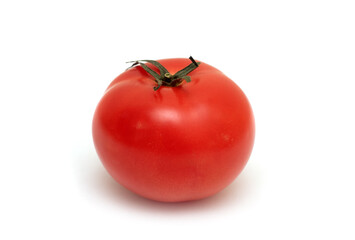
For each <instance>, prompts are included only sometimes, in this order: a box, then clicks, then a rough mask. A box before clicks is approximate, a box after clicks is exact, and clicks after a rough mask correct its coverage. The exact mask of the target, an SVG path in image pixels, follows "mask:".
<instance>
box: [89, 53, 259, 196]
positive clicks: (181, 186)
mask: <svg viewBox="0 0 355 240" xmlns="http://www.w3.org/2000/svg"><path fill="white" fill-rule="evenodd" d="M158 62H160V63H161V64H162V65H164V66H165V67H166V68H167V69H168V70H169V72H170V73H172V74H174V73H175V72H177V71H178V70H180V69H182V68H184V67H185V66H187V65H188V64H190V61H189V59H164V60H159V61H158ZM148 65H149V64H148ZM149 66H150V67H151V68H152V69H154V70H155V71H158V70H157V69H156V68H155V67H154V66H152V65H149ZM189 76H191V79H192V81H191V82H189V83H187V82H183V83H182V84H181V85H180V86H178V87H167V86H162V87H161V88H160V89H159V90H157V91H154V90H153V87H154V86H155V85H156V83H155V81H154V80H153V78H152V77H151V76H150V75H149V74H148V73H146V72H145V71H144V70H143V68H142V67H140V66H138V67H134V68H131V69H129V70H127V71H126V72H124V73H122V74H121V75H120V76H118V77H117V78H116V79H115V80H114V81H113V82H112V83H111V84H110V85H109V87H108V88H107V90H106V92H105V94H104V96H103V97H102V99H101V101H100V102H99V104H98V106H97V108H96V111H95V114H94V119H93V129H92V130H93V139H94V144H95V148H96V151H97V153H98V155H99V157H100V159H101V161H102V163H103V165H104V166H105V168H106V169H107V171H108V172H109V173H110V175H111V176H112V177H113V178H114V179H115V180H116V181H118V182H119V183H120V184H122V185H123V186H125V187H126V188H128V189H130V190H131V191H133V192H135V193H137V194H139V195H141V196H144V197H146V198H149V199H153V200H157V201H163V202H180V201H188V200H197V199H201V198H205V197H208V196H211V195H213V194H215V193H217V192H219V191H220V190H222V189H223V188H225V187H226V186H228V185H229V184H230V183H231V182H232V181H233V180H234V179H235V178H236V177H237V176H238V174H239V173H240V172H241V171H242V169H243V168H244V166H245V164H246V163H247V161H248V158H249V156H250V154H251V151H252V147H253V143H254V132H255V128H254V117H253V113H252V109H251V106H250V104H249V102H248V100H247V98H246V96H245V95H244V93H243V92H242V90H241V89H240V88H239V87H238V86H237V85H236V84H235V83H234V82H233V81H232V80H230V79H229V78H228V77H226V76H225V75H224V74H223V73H222V72H220V71H219V70H217V69H215V68H214V67H212V66H210V65H208V64H205V63H202V62H201V65H200V66H199V67H198V68H197V69H195V70H194V71H193V72H191V73H190V74H189Z"/></svg>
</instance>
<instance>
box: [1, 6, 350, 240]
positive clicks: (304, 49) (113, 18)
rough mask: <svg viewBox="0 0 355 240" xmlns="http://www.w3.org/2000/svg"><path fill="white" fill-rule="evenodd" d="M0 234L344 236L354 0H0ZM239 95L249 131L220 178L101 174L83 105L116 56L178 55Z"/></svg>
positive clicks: (98, 92) (95, 97) (97, 92)
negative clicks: (192, 188)
mask: <svg viewBox="0 0 355 240" xmlns="http://www.w3.org/2000/svg"><path fill="white" fill-rule="evenodd" d="M0 43H1V44H0V81H1V84H0V110H1V117H0V194H1V197H0V239H4V240H5V239H154V240H156V239H179V240H181V239H355V229H354V226H355V217H354V216H355V207H354V205H355V187H354V183H355V174H354V170H355V150H354V149H355V137H354V136H355V127H354V125H355V94H354V92H355V3H354V1H342V0H338V1H335V0H334V1H327V0H322V1H316V0H298V1H281V0H280V1H275V0H271V1H255V0H249V1H222V0H219V1H200V0H199V1H192V0H190V1H186V0H180V1H174V2H173V1H153V0H152V1H138V0H135V1H96V2H94V1H56V2H55V1H35V0H34V1H1V3H0ZM190 55H192V56H193V57H194V58H196V59H199V60H201V61H204V62H206V63H209V64H211V65H213V66H215V67H217V68H218V69H220V70H221V71H223V72H224V73H225V74H226V75H227V76H229V77H230V78H231V79H233V80H234V81H235V82H236V83H237V84H238V85H239V86H240V87H241V88H242V89H243V90H244V92H245V93H246V95H247V96H248V98H249V100H250V102H251V104H252V106H253V109H254V113H255V118H256V142H255V146H254V151H253V154H252V156H251V158H250V161H249V163H248V165H247V167H246V168H245V169H244V171H243V173H242V174H241V175H240V176H239V177H238V178H237V180H236V181H235V182H234V183H233V184H232V185H230V186H229V187H228V188H227V189H225V190H224V191H222V192H221V193H220V194H218V195H216V196H214V197H211V198H208V199H206V200H202V201H196V202H188V203H179V204H166V203H165V204H164V203H158V202H153V201H149V200H146V199H143V198H141V197H138V196H136V195H134V194H132V193H130V192H129V191H127V190H125V189H123V188H122V187H121V186H120V185H118V184H117V183H115V182H114V181H113V180H112V179H111V177H110V176H109V175H108V174H107V173H106V171H105V170H104V168H103V167H102V165H101V163H100V161H99V159H98V157H97V155H96V153H95V149H94V147H93V143H92V138H91V120H92V116H93V113H94V109H95V107H96V104H97V103H98V101H99V99H100V98H101V96H102V94H103V92H104V90H105V88H106V87H107V86H108V84H109V83H110V81H111V80H113V79H114V78H115V77H116V76H117V75H118V74H120V73H121V72H122V71H124V70H125V68H127V67H128V65H127V64H125V62H126V61H129V60H136V59H162V58H172V57H189V56H190Z"/></svg>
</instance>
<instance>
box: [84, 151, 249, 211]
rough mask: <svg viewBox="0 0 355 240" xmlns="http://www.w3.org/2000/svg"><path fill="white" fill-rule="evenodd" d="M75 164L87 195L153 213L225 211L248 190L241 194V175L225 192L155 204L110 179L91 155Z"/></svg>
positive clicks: (244, 183)
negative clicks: (78, 167) (78, 168)
mask: <svg viewBox="0 0 355 240" xmlns="http://www.w3.org/2000/svg"><path fill="white" fill-rule="evenodd" d="M79 162H80V165H81V166H80V169H81V170H80V172H81V174H79V175H81V177H80V178H81V179H80V182H81V185H83V187H84V188H86V189H87V190H88V191H89V192H90V195H92V194H94V195H95V196H99V197H100V198H103V200H104V201H109V202H110V203H112V204H114V205H120V206H121V207H124V208H131V209H133V210H138V211H144V212H151V213H154V214H156V213H162V214H181V213H186V212H189V213H191V212H206V211H215V210H221V209H223V208H226V209H228V208H229V207H233V205H234V206H235V205H238V204H239V203H241V202H243V201H244V200H245V197H247V196H245V195H246V194H247V193H248V191H245V190H246V188H247V185H249V184H248V180H247V178H246V177H245V176H244V175H241V176H239V177H238V178H237V180H236V181H234V182H233V183H232V184H231V185H229V186H228V187H227V188H226V189H224V190H222V191H221V192H219V193H218V194H216V195H214V196H211V197H208V198H205V199H201V200H196V201H188V202H179V203H164V202H157V201H153V200H149V199H146V198H143V197H141V196H139V195H137V194H135V193H133V192H131V191H129V190H127V189H126V188H124V187H123V186H121V185H120V184H119V183H117V182H116V181H115V180H113V178H112V177H111V176H110V175H109V174H108V173H107V172H106V170H105V169H104V167H103V166H102V164H101V162H100V160H99V158H98V157H97V156H96V154H95V153H92V154H91V155H90V156H88V157H86V158H83V159H80V161H79Z"/></svg>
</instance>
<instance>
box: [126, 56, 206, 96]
mask: <svg viewBox="0 0 355 240" xmlns="http://www.w3.org/2000/svg"><path fill="white" fill-rule="evenodd" d="M189 59H190V60H191V63H190V64H189V65H188V66H186V67H185V68H183V69H181V70H180V71H178V72H176V73H175V74H174V75H172V74H171V73H169V71H168V70H167V69H166V68H165V67H164V66H163V65H162V64H161V63H159V62H157V61H154V60H136V61H130V62H128V63H132V62H133V64H132V66H130V67H129V68H132V67H135V66H136V65H140V66H141V67H142V68H143V69H144V70H145V71H146V72H147V73H148V74H150V75H151V76H152V77H153V78H154V80H155V82H156V83H157V86H155V87H154V88H153V89H154V91H156V90H158V89H159V88H160V87H161V86H168V87H177V86H179V85H180V84H181V83H182V82H183V81H184V80H185V81H186V82H191V77H190V76H187V74H189V73H190V72H192V71H193V70H195V69H196V68H197V67H198V66H199V65H200V64H201V63H200V62H196V61H195V59H193V57H191V56H190V57H189ZM144 62H146V63H151V64H153V65H154V66H155V67H157V68H158V69H159V73H157V72H155V71H154V70H153V69H151V68H150V67H148V66H147V65H146V64H145V63H144ZM129 68H128V69H129Z"/></svg>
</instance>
